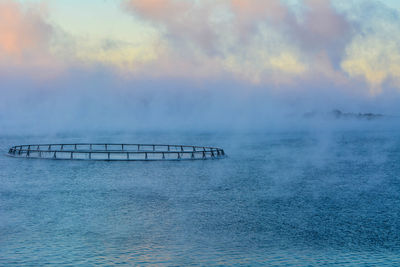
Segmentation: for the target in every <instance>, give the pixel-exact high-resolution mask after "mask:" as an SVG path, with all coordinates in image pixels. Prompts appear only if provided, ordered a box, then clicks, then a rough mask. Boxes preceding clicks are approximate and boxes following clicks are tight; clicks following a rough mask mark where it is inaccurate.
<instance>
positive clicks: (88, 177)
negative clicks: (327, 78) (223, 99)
mask: <svg viewBox="0 0 400 267" xmlns="http://www.w3.org/2000/svg"><path fill="white" fill-rule="evenodd" d="M110 136H111V137H110ZM88 141H93V142H132V143H136V142H144V143H149V142H151V143H153V142H154V143H179V144H180V143H183V144H195V145H214V146H220V147H223V148H224V149H225V151H226V153H227V154H228V156H229V157H228V158H227V159H224V160H208V161H193V162H192V161H182V162H88V161H68V160H66V161H53V160H34V159H17V158H10V157H7V156H3V155H1V156H0V265H2V266H13V265H14V266H23V265H29V266H40V265H45V264H49V265H57V266H62V265H71V266H75V265H113V264H120V265H126V266H130V265H165V266H169V265H174V266H181V265H200V266H204V265H236V266H237V265H246V266H247V265H253V266H254V265H284V266H291V265H293V266H315V265H334V264H337V265H340V266H343V265H349V266H352V265H367V266H373V265H376V266H383V265H387V266H392V265H400V164H399V162H400V133H399V132H393V131H378V130H368V131H363V130H352V131H350V130H338V131H326V132H324V131H323V132H312V131H297V132H295V131H286V132H270V133H252V134H228V133H214V134H210V133H174V134H173V133H157V132H152V133H135V134H127V133H124V134H116V133H113V134H109V133H108V134H100V135H96V136H91V137H88V136H87V135H84V134H81V135H80V134H70V135H52V136H40V135H39V136H38V135H36V136H29V135H26V136H23V135H20V136H10V135H9V136H6V135H3V136H0V150H1V151H2V152H4V153H6V152H7V150H8V148H9V147H10V146H11V145H18V144H29V143H49V142H56V143H60V142H88Z"/></svg>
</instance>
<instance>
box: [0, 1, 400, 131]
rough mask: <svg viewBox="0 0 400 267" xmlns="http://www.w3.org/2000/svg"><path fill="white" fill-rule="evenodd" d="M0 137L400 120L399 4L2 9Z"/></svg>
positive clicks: (94, 4)
mask: <svg viewBox="0 0 400 267" xmlns="http://www.w3.org/2000/svg"><path fill="white" fill-rule="evenodd" d="M0 79H1V83H0V129H2V131H3V132H10V133H13V132H20V131H21V130H24V131H27V132H32V131H39V132H40V131H42V130H45V131H60V132H62V131H66V130H67V129H72V130H74V129H76V130H81V129H90V130H96V129H103V128H104V129H117V130H132V129H139V128H141V129H150V128H158V127H159V128H164V127H165V128H179V129H182V128H183V129H185V128H193V129H214V128H217V127H222V128H224V127H227V128H229V127H231V128H239V129H241V128H251V127H256V128H257V127H266V125H269V126H271V125H272V126H271V127H273V125H278V124H279V123H280V121H282V120H283V119H285V118H288V117H293V116H295V115H296V114H304V113H306V112H312V111H317V112H329V111H330V110H333V109H341V110H343V111H347V112H356V113H358V112H375V113H384V114H389V115H395V116H397V115H400V107H399V106H400V105H398V103H399V100H400V1H397V0H268V1H266V0H146V1H144V0H85V1H78V0H0Z"/></svg>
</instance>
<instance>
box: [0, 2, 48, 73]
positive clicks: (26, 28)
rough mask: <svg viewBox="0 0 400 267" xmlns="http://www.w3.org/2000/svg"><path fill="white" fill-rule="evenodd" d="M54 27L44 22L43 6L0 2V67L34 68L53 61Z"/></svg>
mask: <svg viewBox="0 0 400 267" xmlns="http://www.w3.org/2000/svg"><path fill="white" fill-rule="evenodd" d="M51 37H52V27H51V26H50V25H49V24H47V23H46V22H45V20H44V19H43V16H42V11H41V7H40V6H30V7H29V8H26V7H24V6H23V5H22V4H21V3H19V2H16V1H11V0H0V66H6V67H7V68H12V67H18V68H23V69H27V68H32V67H34V68H35V67H40V66H42V67H43V66H49V65H51V64H52V63H53V62H52V60H53V59H52V57H51V55H50V52H49V49H50V47H49V46H50V41H51Z"/></svg>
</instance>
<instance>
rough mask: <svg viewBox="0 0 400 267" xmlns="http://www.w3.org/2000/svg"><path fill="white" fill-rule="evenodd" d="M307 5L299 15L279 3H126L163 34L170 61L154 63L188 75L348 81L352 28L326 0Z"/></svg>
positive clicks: (307, 1)
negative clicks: (344, 64)
mask: <svg viewBox="0 0 400 267" xmlns="http://www.w3.org/2000/svg"><path fill="white" fill-rule="evenodd" d="M303 6H304V11H302V12H301V15H300V16H298V15H297V14H295V12H293V10H292V9H291V8H290V6H289V5H287V4H285V3H284V2H283V1H280V0H271V1H263V0H220V1H184V0H151V1H139V0H129V1H125V2H124V7H125V9H126V10H127V11H128V12H129V13H130V14H133V15H134V16H137V17H140V18H142V19H144V20H146V21H148V22H149V23H151V24H153V25H154V27H156V28H158V29H159V30H160V31H161V32H162V33H163V35H164V40H166V41H167V42H166V43H165V47H167V48H166V49H164V52H168V53H169V55H164V56H160V57H159V58H157V59H156V61H158V62H162V61H163V60H165V59H168V63H169V65H170V67H173V66H172V65H185V66H188V68H186V69H185V70H183V72H181V74H182V75H184V76H186V75H187V74H186V72H190V73H197V72H199V71H200V70H199V68H200V67H199V66H200V64H204V65H205V66H207V68H208V69H209V70H210V71H209V73H208V75H209V76H211V77H212V76H215V75H221V74H223V75H225V74H227V73H231V74H232V75H234V76H235V77H237V78H239V79H243V80H247V81H249V82H251V83H256V84H270V85H271V84H272V85H279V84H282V83H283V84H290V83H293V82H294V81H295V80H296V79H299V77H301V78H302V79H309V78H311V77H313V76H315V75H313V74H315V73H319V74H320V75H321V74H322V75H324V76H326V77H327V78H329V79H339V80H337V81H335V82H343V81H344V79H345V77H344V76H343V75H340V74H338V73H339V72H341V70H340V62H341V60H342V55H343V54H344V49H345V45H346V43H347V42H348V40H349V39H350V38H351V33H352V24H351V23H350V22H349V21H347V20H346V17H345V16H344V15H343V14H340V13H339V12H338V11H337V10H336V9H335V8H334V7H333V6H332V5H331V2H330V1H328V0H305V1H304V3H303ZM321 55H323V58H324V60H321ZM325 59H327V61H326V60H325ZM182 61H184V62H186V63H184V62H182ZM321 62H323V63H324V64H323V66H319V65H318V64H319V63H321ZM161 65H165V63H161ZM322 69H323V70H322ZM154 72H157V69H153V73H154ZM200 72H203V71H202V70H201V71H200ZM168 73H171V71H169V72H168ZM175 75H176V76H178V75H179V74H178V73H176V74H175ZM205 75H207V74H205Z"/></svg>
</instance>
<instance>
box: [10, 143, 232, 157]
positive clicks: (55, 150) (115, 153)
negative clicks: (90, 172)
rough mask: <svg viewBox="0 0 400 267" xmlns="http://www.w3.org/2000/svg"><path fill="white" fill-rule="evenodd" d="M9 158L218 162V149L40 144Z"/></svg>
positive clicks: (12, 152)
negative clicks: (209, 160)
mask: <svg viewBox="0 0 400 267" xmlns="http://www.w3.org/2000/svg"><path fill="white" fill-rule="evenodd" d="M8 155H9V156H12V157H18V158H36V159H55V160H57V159H58V160H62V159H63V160H67V159H68V160H105V161H155V160H160V161H162V160H206V159H221V158H224V157H225V152H224V150H223V149H221V148H215V147H203V146H186V145H156V144H150V145H149V144H91V143H80V144H40V145H20V146H13V147H12V148H10V150H9V151H8Z"/></svg>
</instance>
